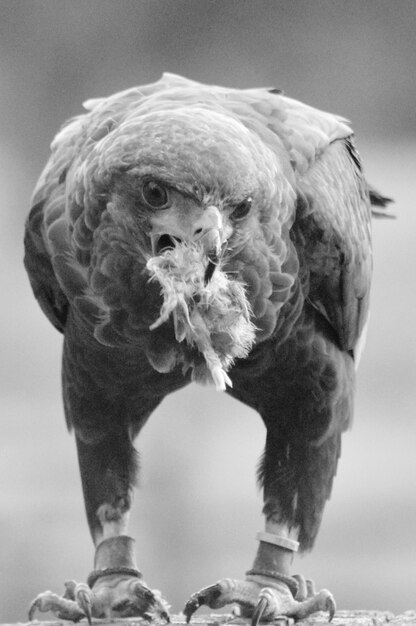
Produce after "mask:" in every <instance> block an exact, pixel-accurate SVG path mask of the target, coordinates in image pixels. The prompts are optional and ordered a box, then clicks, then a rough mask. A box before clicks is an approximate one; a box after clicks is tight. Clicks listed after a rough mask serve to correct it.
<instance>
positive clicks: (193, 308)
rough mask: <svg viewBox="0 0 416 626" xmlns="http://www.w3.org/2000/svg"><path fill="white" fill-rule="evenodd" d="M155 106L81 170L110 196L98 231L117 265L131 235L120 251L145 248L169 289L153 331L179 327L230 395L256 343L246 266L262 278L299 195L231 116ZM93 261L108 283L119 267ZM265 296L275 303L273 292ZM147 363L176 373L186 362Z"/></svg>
mask: <svg viewBox="0 0 416 626" xmlns="http://www.w3.org/2000/svg"><path fill="white" fill-rule="evenodd" d="M153 109H154V107H153V108H152V110H151V111H149V112H146V111H134V112H132V114H131V116H130V117H127V118H126V119H125V120H124V121H123V123H121V124H120V125H119V126H118V127H117V129H115V130H114V131H112V132H110V133H109V134H108V135H107V136H105V137H104V138H102V139H101V140H100V141H99V142H97V144H96V146H94V148H93V149H92V150H91V152H90V155H89V156H88V157H87V159H86V160H85V161H84V165H83V179H84V180H85V178H86V176H85V173H86V172H88V171H90V172H91V175H90V176H87V178H89V179H90V180H93V181H101V182H102V183H103V181H104V183H105V184H104V183H103V184H102V187H103V188H106V197H107V201H106V202H107V203H106V215H107V218H106V220H102V223H101V224H100V226H99V227H98V228H97V233H99V231H100V229H102V231H103V233H104V232H105V236H103V237H101V238H100V236H97V234H96V236H95V240H96V241H98V242H99V245H102V246H103V249H104V248H105V250H106V253H105V254H107V253H108V254H109V255H111V257H112V258H113V257H114V250H115V247H116V244H115V243H114V242H113V243H111V242H109V239H110V238H111V237H114V238H115V239H117V238H119V234H116V233H120V232H122V233H124V234H123V236H124V237H126V240H128V246H126V245H124V244H123V246H121V247H120V246H119V248H120V249H124V250H126V249H127V248H129V249H130V250H134V249H136V251H139V254H141V255H142V257H143V258H144V260H145V264H146V267H147V272H148V278H149V275H150V280H151V282H152V281H153V283H154V282H157V283H159V289H161V292H162V296H163V305H162V309H161V311H159V316H158V315H156V319H154V320H153V323H152V324H150V328H151V329H152V330H154V329H156V328H158V327H159V326H160V325H161V324H163V323H165V322H167V321H168V319H169V318H170V321H172V320H173V323H174V333H175V337H176V342H177V343H183V344H187V345H188V346H190V347H191V348H194V349H195V348H196V349H197V350H198V351H199V352H200V353H202V354H203V355H204V358H205V362H206V364H207V367H208V370H209V372H210V375H211V378H213V379H214V381H215V382H216V384H217V386H218V387H224V385H225V382H227V383H229V379H228V377H227V376H226V374H225V370H226V369H228V368H229V367H230V365H231V364H232V362H233V361H234V359H235V358H238V357H243V356H246V354H247V352H248V351H249V350H250V348H251V347H252V345H253V343H254V341H255V323H254V322H255V321H254V319H253V315H252V309H253V302H254V301H251V299H250V293H248V291H247V288H248V289H250V285H247V284H246V279H245V276H244V275H243V274H244V268H246V267H249V268H250V269H251V270H252V273H251V275H253V273H255V272H256V271H257V269H258V268H257V265H259V264H260V265H261V266H262V268H260V270H259V274H263V278H264V274H265V272H264V267H263V266H264V263H265V259H264V257H265V256H267V254H268V251H269V248H270V246H271V245H272V244H273V241H272V240H271V238H270V236H269V232H268V225H269V223H270V221H271V220H274V221H276V220H277V221H279V219H280V217H281V216H279V210H280V208H281V210H282V211H283V213H284V211H285V210H286V211H287V201H286V200H287V199H285V197H284V196H285V193H286V192H288V193H290V190H289V191H288V190H287V189H285V188H284V184H283V183H284V181H285V180H286V178H285V176H283V175H282V172H281V161H279V159H278V158H277V157H276V150H274V151H273V150H271V149H270V148H269V147H268V146H267V142H265V141H262V140H261V139H260V137H259V136H258V134H256V133H253V132H252V131H251V130H250V129H249V128H247V127H246V126H244V124H242V123H241V121H239V120H238V119H237V118H234V117H233V116H232V115H230V113H229V112H228V113H227V114H225V113H222V112H218V111H215V110H211V109H207V108H204V107H203V106H202V105H201V106H199V105H195V106H194V107H189V106H188V107H183V108H180V107H179V108H177V109H174V110H172V109H171V108H169V107H168V106H166V108H164V107H162V108H161V109H160V110H156V111H155V110H153ZM87 195H88V194H87ZM98 195H99V194H98ZM271 206H273V207H274V210H273V211H271V209H270V207H271ZM285 219H287V215H286V217H285V215H283V219H282V220H281V222H282V223H284V220H285ZM109 224H110V225H111V226H118V230H117V228H115V229H113V230H111V227H110V226H109ZM274 232H276V229H274ZM112 233H113V234H112ZM108 250H109V252H108ZM282 254H284V252H283V253H282ZM244 255H246V256H248V258H249V259H250V260H249V262H247V260H245V259H244ZM93 257H94V258H95V259H96V260H98V265H99V267H98V270H99V272H101V275H102V273H103V272H104V271H107V273H108V270H106V269H105V268H109V267H114V262H113V261H111V262H109V261H105V262H104V261H103V257H104V255H101V254H100V253H99V252H97V253H96V254H95V255H93ZM239 257H240V264H239V265H238V263H237V265H236V264H235V260H236V259H238V258H239ZM118 265H119V266H121V265H122V263H120V262H119V263H118ZM241 268H243V269H241ZM263 278H261V277H260V278H259V280H260V281H261V280H263ZM253 280H254V279H253ZM267 280H269V279H267ZM98 282H99V281H97V283H98ZM269 282H270V280H269ZM266 291H267V293H266V295H265V297H268V295H270V292H271V287H270V286H267V287H266ZM257 292H258V289H257ZM257 295H258V293H257ZM266 308H267V307H266ZM265 312H266V313H267V311H264V312H263V313H265ZM162 352H163V351H162ZM150 360H151V362H152V364H153V366H154V367H155V368H156V369H158V370H159V371H169V370H170V369H171V368H172V367H173V366H174V365H175V364H176V361H177V358H176V357H175V358H173V359H172V358H171V357H169V358H167V357H166V355H162V357H161V358H159V357H158V358H157V359H156V358H150ZM221 369H222V370H223V374H221V373H218V372H219V370H221ZM215 372H216V373H215ZM204 376H205V378H207V376H206V375H205V374H204V373H203V374H202V375H201V376H200V378H204ZM208 378H209V376H208ZM224 381H225V382H224Z"/></svg>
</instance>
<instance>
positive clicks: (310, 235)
mask: <svg viewBox="0 0 416 626" xmlns="http://www.w3.org/2000/svg"><path fill="white" fill-rule="evenodd" d="M84 106H85V109H86V111H87V112H86V113H84V114H82V115H79V116H77V117H75V118H73V119H72V120H70V121H69V122H68V123H67V124H66V125H65V126H64V127H63V128H62V129H61V131H60V132H59V133H58V134H57V136H56V138H55V139H54V141H53V143H52V148H51V156H50V159H49V161H48V163H47V165H46V167H45V169H44V171H43V173H42V175H41V177H40V179H39V181H38V183H37V186H36V189H35V192H34V196H33V205H32V206H33V208H32V210H31V212H30V214H29V217H28V220H27V224H26V236H25V248H26V254H25V265H26V269H27V271H28V273H29V277H30V281H31V285H32V288H33V291H34V294H35V296H36V298H37V300H38V301H39V304H40V306H41V307H42V309H43V311H44V313H45V314H46V315H47V317H48V318H49V320H50V321H51V322H52V324H53V325H54V326H55V327H56V328H57V329H58V330H59V331H60V332H61V333H62V334H63V338H64V346H63V365H62V380H63V398H64V408H65V415H66V420H67V424H68V427H69V429H72V430H73V431H74V433H75V439H76V445H77V451H78V459H79V467H80V472H81V480H82V487H83V493H84V499H85V507H86V514H87V519H88V524H89V528H90V531H91V535H92V539H93V541H94V546H95V560H94V569H93V571H92V572H91V574H90V575H89V577H88V580H87V582H86V583H83V582H81V583H76V582H75V581H70V582H68V583H66V589H65V592H64V594H63V596H58V595H56V594H54V593H52V592H50V591H47V592H44V593H40V594H39V595H38V596H37V597H36V598H35V599H34V600H33V602H32V605H31V608H30V612H29V613H30V618H31V619H32V618H33V616H34V614H35V612H36V610H40V611H48V610H52V611H53V612H55V614H56V615H58V616H59V617H61V618H65V619H71V620H74V621H77V620H79V619H82V618H83V617H86V618H87V619H88V620H89V621H90V622H91V618H92V617H99V618H100V617H109V616H142V617H146V618H149V619H150V618H152V617H162V618H164V619H166V620H168V619H169V613H168V605H167V603H166V601H165V600H164V599H163V597H162V595H161V593H160V592H158V591H157V590H152V589H151V588H149V587H148V586H147V584H146V583H145V582H144V578H143V575H142V573H141V572H140V571H139V570H138V567H137V564H136V557H135V552H134V539H133V538H132V537H131V536H130V535H129V534H128V529H127V523H128V516H129V510H130V507H131V501H132V488H133V486H134V483H135V478H136V474H137V462H136V454H135V449H134V446H133V441H134V439H135V437H136V436H137V435H138V434H139V432H140V430H141V429H142V427H143V426H144V424H145V423H146V421H147V419H148V418H149V416H150V415H151V413H152V412H153V411H154V410H155V408H156V407H157V406H158V404H159V403H160V402H161V400H162V399H163V398H164V397H165V396H166V395H167V394H169V393H171V392H173V391H175V390H177V389H180V388H181V387H184V386H185V385H187V384H189V383H190V382H191V381H196V382H197V383H212V384H213V385H214V386H216V387H217V389H219V390H224V391H226V392H227V393H228V394H230V395H231V396H233V397H234V398H236V399H238V400H240V401H241V402H244V403H245V404H247V405H248V406H250V407H252V408H254V409H255V410H256V411H258V413H259V414H260V417H261V418H262V420H263V422H264V425H265V427H266V430H267V436H266V442H265V450H264V455H263V457H262V459H261V462H260V466H259V472H258V474H259V481H260V484H261V486H262V488H263V492H264V508H263V513H264V519H265V526H264V529H263V530H261V531H260V532H259V533H258V535H257V539H258V540H259V545H258V551H257V553H256V555H255V557H254V561H253V563H252V565H251V567H249V565H250V564H248V571H247V572H246V573H245V574H244V573H242V576H241V579H230V578H227V577H224V578H220V579H219V581H218V582H216V583H214V584H211V585H209V586H207V587H205V588H204V589H202V590H200V591H198V592H196V593H195V594H193V595H192V596H191V598H190V599H189V600H188V602H187V603H186V605H185V608H184V613H185V616H186V618H187V620H188V621H189V620H190V619H191V617H192V615H193V613H194V612H195V611H196V610H197V609H198V608H199V607H200V606H202V605H207V606H209V607H211V608H220V607H223V606H225V605H228V604H231V603H233V604H236V605H237V607H239V609H240V612H241V614H242V615H244V616H246V617H250V616H251V618H252V621H253V624H257V623H258V622H259V621H260V620H261V621H272V620H274V619H275V618H276V617H278V616H281V615H285V616H288V617H293V618H295V619H300V618H302V617H305V616H307V615H309V614H311V613H313V612H315V611H319V610H326V611H328V612H329V616H330V618H332V616H333V614H334V611H335V601H334V598H333V596H332V594H331V593H330V592H329V591H327V590H326V589H323V590H321V591H320V592H316V591H315V589H314V585H313V583H312V581H309V580H307V579H305V578H304V577H303V576H300V575H293V572H292V563H293V558H294V555H295V553H296V551H297V550H298V548H299V549H300V550H301V551H305V550H309V549H311V548H312V546H313V543H314V540H315V537H316V535H317V532H318V528H319V525H320V521H321V517H322V512H323V509H324V505H325V502H326V500H327V499H328V497H329V495H330V492H331V487H332V482H333V477H334V474H335V471H336V467H337V461H338V458H339V456H340V445H341V435H342V433H343V431H345V429H346V428H347V427H348V425H349V424H350V423H351V417H352V412H353V395H354V376H355V369H356V367H357V364H358V360H359V356H360V352H361V349H362V346H363V342H364V337H365V330H366V324H367V318H368V307H369V291H370V279H371V269H372V255H371V241H370V221H371V212H372V209H371V205H372V204H374V205H375V207H377V206H378V207H379V209H380V207H383V206H384V205H385V203H386V201H387V199H386V198H383V197H382V196H381V195H380V194H378V193H377V192H376V191H374V190H372V189H371V188H370V186H369V185H368V184H367V182H366V179H365V177H364V174H363V170H362V166H361V161H360V157H359V154H358V152H357V150H356V148H355V146H354V137H353V132H352V130H351V128H350V126H349V124H348V122H347V121H346V120H344V119H342V118H340V117H338V116H336V115H332V114H329V113H325V112H323V111H320V110H317V109H315V108H312V107H310V106H307V105H305V104H303V103H301V102H298V101H296V100H294V99H291V98H289V97H286V96H285V95H283V94H282V93H281V92H279V91H278V90H277V89H260V88H255V89H245V90H239V89H229V88H224V87H217V86H208V85H203V84H200V83H197V82H194V81H191V80H187V79H185V78H182V77H179V76H176V75H172V74H165V75H163V77H162V78H161V79H160V80H159V81H158V82H156V83H154V84H150V85H145V86H141V87H135V88H132V89H127V90H126V91H122V92H120V93H116V94H115V95H112V96H110V97H106V98H97V99H92V100H88V101H87V102H86V103H85V105H84ZM374 210H375V211H376V210H377V209H374ZM171 427H172V428H174V427H175V426H174V424H172V426H171ZM235 454H238V451H237V450H236V451H235ZM219 574H223V575H226V574H227V573H226V572H220V573H219Z"/></svg>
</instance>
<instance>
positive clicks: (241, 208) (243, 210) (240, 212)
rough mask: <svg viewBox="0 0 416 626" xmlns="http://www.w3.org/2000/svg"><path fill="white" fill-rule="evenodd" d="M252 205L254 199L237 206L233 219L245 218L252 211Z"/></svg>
mask: <svg viewBox="0 0 416 626" xmlns="http://www.w3.org/2000/svg"><path fill="white" fill-rule="evenodd" d="M251 204H252V198H246V199H245V200H243V201H242V202H240V203H239V204H237V206H236V207H235V209H234V210H233V212H232V213H231V217H232V218H233V219H235V220H239V219H241V218H243V217H245V216H246V215H247V214H248V213H249V211H250V209H251Z"/></svg>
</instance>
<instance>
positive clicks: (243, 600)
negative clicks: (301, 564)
mask: <svg viewBox="0 0 416 626" xmlns="http://www.w3.org/2000/svg"><path fill="white" fill-rule="evenodd" d="M227 604H236V605H237V611H238V614H239V615H241V616H243V617H251V619H252V626H257V624H258V623H259V622H260V621H264V622H272V621H274V620H276V619H278V618H279V617H291V618H293V619H295V620H299V619H303V618H306V617H308V615H311V614H312V613H316V612H317V611H327V612H328V613H329V621H331V620H332V618H333V616H334V613H335V608H336V607H335V600H334V597H333V595H332V594H331V593H330V592H329V591H328V590H327V589H322V590H321V591H319V592H318V593H316V592H315V587H314V584H313V582H312V581H311V580H309V579H308V580H306V579H305V578H304V577H303V576H301V575H299V574H297V575H294V576H283V575H280V574H278V573H277V572H268V573H267V574H254V573H251V572H248V573H247V578H246V580H244V581H243V580H235V579H231V578H225V579H223V580H220V581H218V582H217V583H215V584H214V585H211V586H209V587H205V588H204V589H201V591H198V592H197V593H195V594H193V595H192V596H191V597H190V599H189V600H188V602H187V603H186V606H185V608H184V614H185V616H186V620H187V622H189V621H190V620H191V617H192V615H193V614H194V613H195V611H196V610H197V609H198V608H199V607H200V606H203V605H206V606H208V607H210V608H211V609H219V608H222V607H224V606H226V605H227Z"/></svg>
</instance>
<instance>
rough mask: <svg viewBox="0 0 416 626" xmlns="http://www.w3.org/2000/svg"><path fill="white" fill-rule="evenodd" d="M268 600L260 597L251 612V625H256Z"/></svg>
mask: <svg viewBox="0 0 416 626" xmlns="http://www.w3.org/2000/svg"><path fill="white" fill-rule="evenodd" d="M268 603H269V601H268V600H267V598H265V597H262V598H260V600H259V602H258V604H257V606H256V608H255V610H254V613H253V617H252V618H251V626H257V624H258V623H259V622H260V621H261V618H262V616H263V613H264V611H265V610H266V608H267V605H268Z"/></svg>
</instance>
